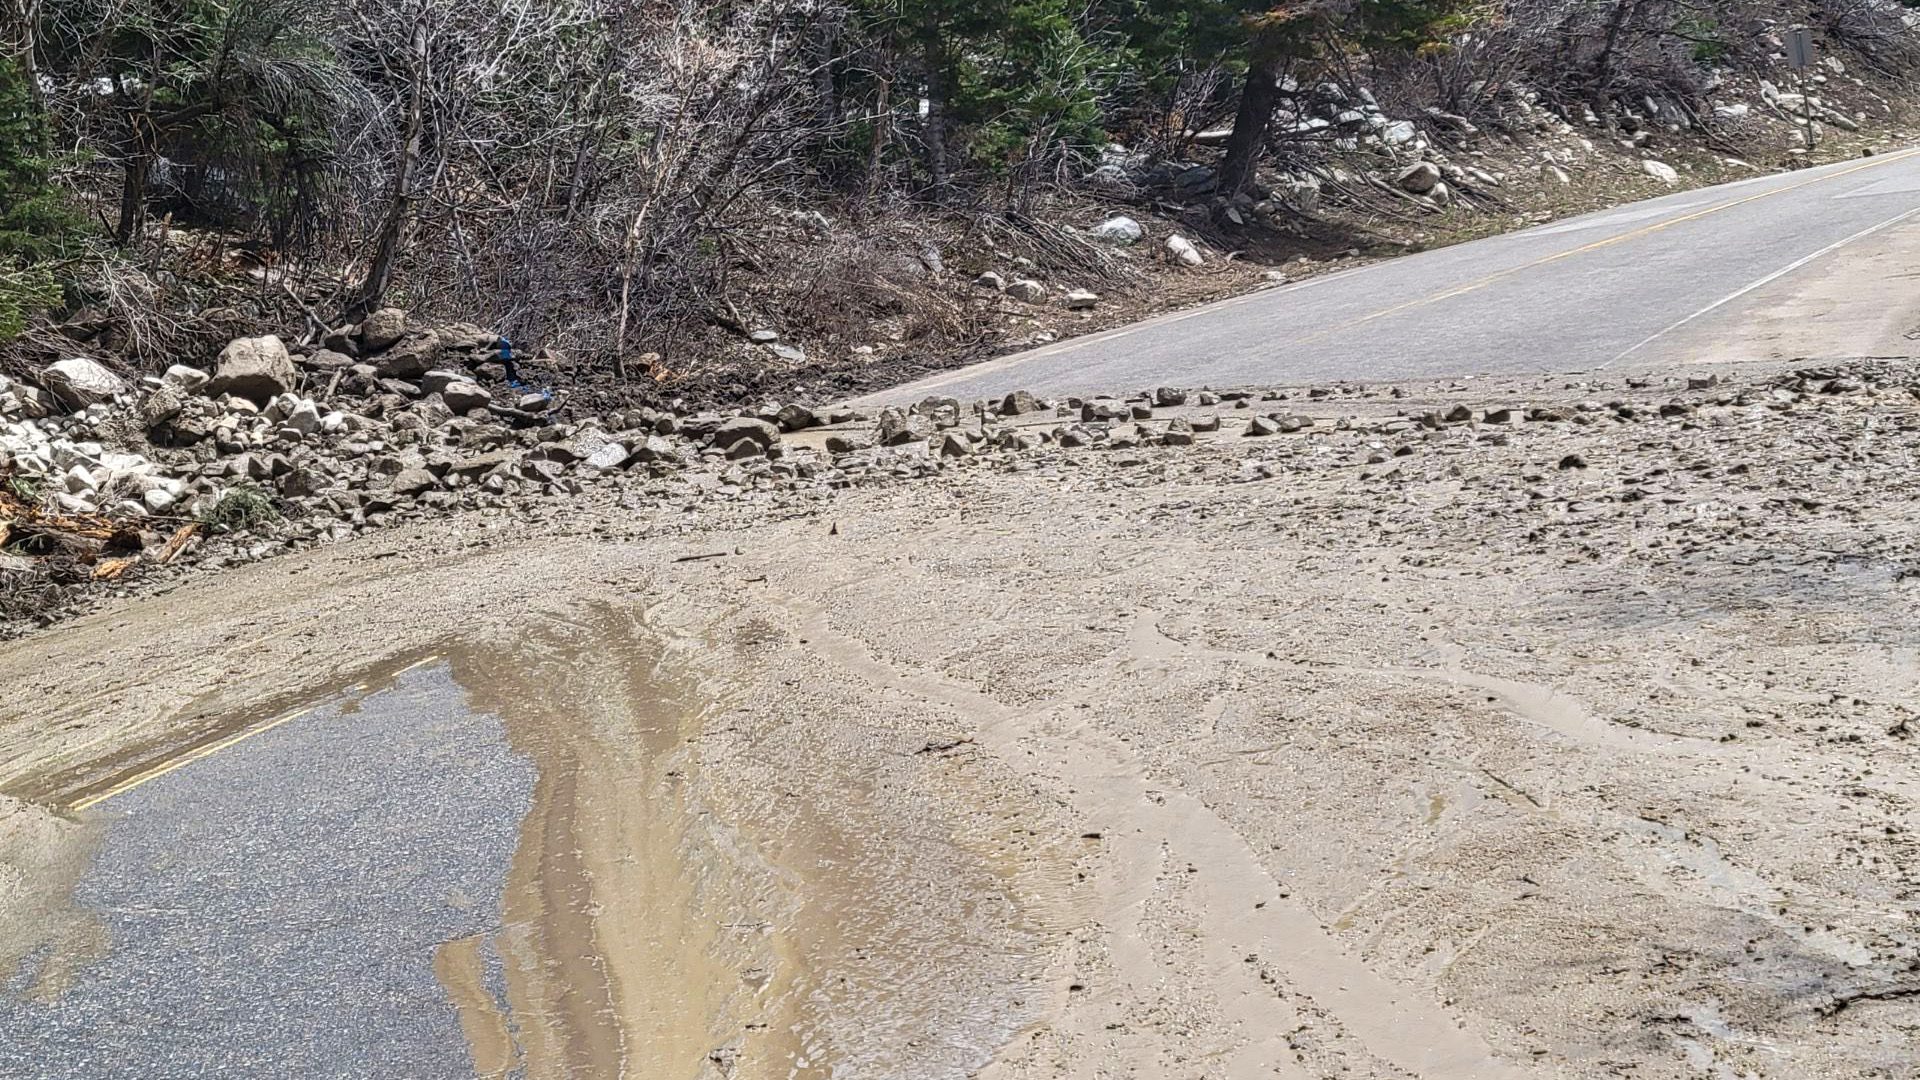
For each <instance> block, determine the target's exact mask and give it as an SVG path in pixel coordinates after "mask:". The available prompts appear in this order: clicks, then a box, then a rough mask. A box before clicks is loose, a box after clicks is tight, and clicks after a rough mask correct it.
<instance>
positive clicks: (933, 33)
mask: <svg viewBox="0 0 1920 1080" xmlns="http://www.w3.org/2000/svg"><path fill="white" fill-rule="evenodd" d="M941 34H942V31H941V28H940V26H939V24H938V23H937V22H935V21H934V20H933V19H931V18H929V19H928V21H927V25H926V26H924V27H922V28H921V38H920V56H921V61H922V62H923V63H924V65H925V66H926V76H927V118H926V122H925V123H924V124H922V125H921V136H922V138H923V139H924V140H925V142H926V144H927V180H928V183H929V186H930V187H931V188H932V189H933V195H934V197H935V198H944V197H945V196H946V194H947V189H948V187H949V186H950V184H951V183H952V179H953V173H952V169H951V167H950V166H949V163H948V161H947V104H948V98H949V97H950V96H951V95H952V93H953V87H952V85H951V82H952V79H951V75H950V72H951V69H952V64H951V63H950V62H949V61H948V59H947V51H946V47H945V45H944V43H943V39H942V36H941Z"/></svg>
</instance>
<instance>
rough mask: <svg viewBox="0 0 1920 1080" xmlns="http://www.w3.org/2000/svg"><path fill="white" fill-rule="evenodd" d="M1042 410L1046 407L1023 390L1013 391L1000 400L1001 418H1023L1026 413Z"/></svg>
mask: <svg viewBox="0 0 1920 1080" xmlns="http://www.w3.org/2000/svg"><path fill="white" fill-rule="evenodd" d="M1044 408H1046V406H1045V405H1043V404H1041V402H1040V399H1039V398H1036V397H1034V396H1033V395H1032V394H1030V393H1028V392H1027V391H1025V390H1015V391H1014V392H1013V393H1011V394H1008V395H1007V396H1006V397H1004V398H1001V399H1000V415H1001V416H1025V415H1026V414H1028V413H1034V412H1039V411H1040V410H1041V409H1044Z"/></svg>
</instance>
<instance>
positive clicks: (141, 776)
mask: <svg viewBox="0 0 1920 1080" xmlns="http://www.w3.org/2000/svg"><path fill="white" fill-rule="evenodd" d="M438 659H439V657H438V656H428V657H423V658H421V659H419V660H415V661H414V662H413V663H411V664H408V665H407V666H406V667H403V668H401V669H400V670H399V671H396V672H394V677H396V678H398V677H399V676H401V675H405V674H406V673H407V672H409V671H412V670H413V669H415V668H418V667H424V666H425V665H427V664H431V663H433V662H434V661H435V660H438ZM316 707H317V706H313V705H308V706H306V707H305V708H300V709H295V710H293V711H292V712H285V713H281V714H280V715H279V716H276V717H274V718H273V719H271V720H268V721H266V722H264V723H260V724H255V725H254V726H252V727H250V728H244V729H242V730H240V731H236V732H234V733H233V734H231V735H229V736H227V737H226V738H224V739H220V740H218V741H215V742H210V743H208V744H206V745H205V746H199V747H195V748H194V749H192V750H189V751H187V752H186V753H184V754H181V755H180V756H179V757H176V758H172V759H170V760H168V761H165V762H162V763H161V764H159V765H155V766H154V767H153V768H151V769H147V770H145V771H143V772H138V773H135V774H133V775H132V776H129V777H127V778H126V779H125V780H122V781H120V782H119V783H117V784H115V785H113V786H112V787H110V788H107V789H106V790H104V791H98V792H95V793H94V794H92V795H88V796H86V797H85V798H83V799H80V800H78V801H76V802H74V803H73V804H72V805H70V806H69V807H68V808H67V809H69V810H71V811H73V812H74V813H79V812H80V811H82V810H85V809H88V808H89V807H93V806H98V805H99V804H100V803H103V802H106V801H107V800H108V799H111V798H113V797H114V796H115V795H124V794H126V793H127V792H129V791H132V790H133V789H134V788H137V787H139V786H140V785H141V784H144V783H146V782H147V781H149V780H158V779H159V778H160V777H162V776H165V775H167V774H168V773H170V772H173V771H174V770H176V769H183V768H185V767H187V766H188V765H191V764H193V763H194V762H196V761H201V760H203V759H205V758H209V757H212V756H213V755H215V754H217V753H219V752H220V751H222V750H225V749H227V748H228V747H230V746H234V745H235V744H237V743H241V742H245V741H246V740H248V739H251V738H253V737H254V736H256V735H265V734H266V733H267V732H269V731H272V730H273V729H274V728H277V727H279V726H281V725H282V724H286V723H289V722H291V721H294V720H298V719H299V718H301V717H303V716H305V715H307V714H308V713H310V712H312V711H313V710H314V709H315V708H316Z"/></svg>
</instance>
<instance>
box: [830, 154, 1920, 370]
mask: <svg viewBox="0 0 1920 1080" xmlns="http://www.w3.org/2000/svg"><path fill="white" fill-rule="evenodd" d="M1915 215H1920V149H1907V150H1900V151H1896V152H1893V153H1888V154H1883V155H1880V156H1877V157H1872V158H1864V159H1859V160H1854V161H1847V162H1842V163H1839V164H1835V165H1828V166H1823V167H1821V168H1817V169H1809V170H1804V171H1800V172H1792V173H1785V174H1775V175H1767V176H1761V177H1756V178H1754V179H1751V180H1745V181H1740V182H1737V183H1732V184H1725V185H1721V186H1719V187H1713V188H1703V189H1699V190H1695V191H1686V192H1681V193H1678V194H1674V195H1668V196H1664V197H1661V198H1655V199H1649V200H1646V201H1644V202H1639V203H1632V204H1629V205H1626V206H1621V207H1617V208H1615V209H1612V210H1606V211H1601V212H1598V213H1594V214H1589V215H1585V216H1583V217H1578V218H1569V219H1567V220H1564V221H1557V222H1552V223H1549V224H1546V225H1542V226H1539V227H1536V228H1532V229H1527V230H1524V231H1521V232H1515V233H1509V234H1506V235H1502V236H1497V237H1492V238H1488V239H1485V240H1478V241H1474V242H1472V243H1466V244H1459V245H1456V246H1453V247H1448V248H1441V249H1437V250H1434V251H1428V252H1422V253H1420V254H1416V255H1410V256H1407V257H1405V258H1400V259H1393V260H1388V261H1386V262H1382V263H1377V264H1374V265H1371V266H1367V267H1363V268H1359V269H1356V270H1353V271H1349V272H1346V273H1341V274H1333V275H1328V276H1325V277H1321V278H1316V279H1312V280H1309V281H1305V282H1301V283H1299V284H1296V285H1290V286H1282V287H1280V288H1276V289H1269V290H1265V291H1262V292H1258V293H1254V294H1252V295H1248V296H1242V297H1237V298H1234V299H1230V300H1226V301H1222V302H1220V303H1215V304H1211V305H1208V306H1205V307H1201V308H1196V309H1194V310H1191V311H1184V312H1179V313H1176V314H1172V315H1167V316H1163V317H1160V318H1156V319H1152V320H1149V321H1146V322H1142V323H1138V324H1135V325H1132V326H1127V327H1122V328H1120V329H1117V330H1112V331H1107V332H1103V333H1098V334H1092V335H1088V336H1086V337H1080V338H1073V339H1069V340H1067V341H1063V342H1059V343H1057V344H1054V345H1050V346H1047V347H1045V348H1041V349H1035V350H1032V351H1029V352H1023V353H1017V354H1014V355H1010V356H1006V357H1002V358H999V359H996V360H991V361H987V362H985V363H981V364H976V365H973V366H971V367H966V368H960V369H956V370H954V371H950V372H945V373H942V374H940V375H936V376H932V377H929V378H926V379H922V380H920V381H918V382H914V383H910V384H908V385H906V386H903V387H896V388H894V389H892V390H888V391H885V392H882V393H878V394H874V395H870V396H869V397H867V398H863V399H861V403H862V404H876V403H880V402H887V401H911V400H916V399H918V398H920V397H923V396H926V395H928V394H934V393H938V394H941V395H952V396H955V397H958V398H961V399H962V400H967V399H972V398H979V397H989V396H997V395H1000V394H1004V393H1006V392H1008V391H1011V390H1016V389H1026V390H1031V391H1034V392H1036V393H1040V394H1053V395H1060V394H1076V393H1082V394H1083V393H1095V392H1114V391H1122V390H1133V389H1139V388H1143V387H1150V386H1155V385H1168V384H1174V385H1179V386H1200V385H1213V386H1232V385H1244V384H1259V383H1291V382H1306V381H1324V380H1335V379H1354V380H1384V379H1405V378H1415V377H1422V376H1444V375H1466V374H1474V373H1489V374H1492V373H1502V374H1510V373H1522V372H1541V371H1582V370H1591V369H1594V368H1601V367H1610V366H1616V365H1619V366H1628V365H1634V366H1654V365H1659V364H1662V363H1667V362H1676V361H1684V360H1685V359H1687V358H1688V356H1689V353H1688V350H1697V349H1699V348H1701V347H1702V346H1701V342H1702V340H1703V335H1711V334H1715V333H1717V334H1718V335H1719V338H1720V339H1724V338H1726V337H1728V336H1729V335H1732V336H1737V335H1739V334H1740V333H1741V332H1742V328H1743V327H1744V326H1745V325H1746V324H1747V323H1749V322H1751V321H1752V320H1753V317H1754V316H1755V314H1756V312H1760V313H1764V312H1767V311H1769V310H1771V307H1770V305H1773V304H1774V303H1775V297H1777V296H1779V295H1781V293H1782V292H1783V291H1786V292H1790V291H1791V289H1792V288H1793V287H1794V286H1795V284H1796V283H1797V282H1802V279H1804V278H1805V277H1807V276H1809V275H1818V274H1820V273H1822V272H1840V271H1839V270H1836V269H1835V266H1834V265H1833V264H1837V263H1840V262H1841V261H1843V260H1844V259H1845V258H1846V257H1847V255H1848V253H1849V251H1850V250H1852V249H1854V248H1856V247H1858V246H1859V245H1862V244H1866V243H1871V242H1873V241H1874V239H1875V238H1880V237H1883V236H1884V235H1885V234H1888V233H1890V232H1896V231H1899V230H1900V229H1901V227H1902V226H1904V225H1906V224H1907V223H1908V222H1909V220H1910V219H1911V218H1913V217H1914V216H1915ZM1908 247H1909V249H1910V250H1912V251H1914V252H1920V229H1916V230H1915V236H1914V241H1913V243H1911V244H1909V245H1908ZM1860 276H1861V279H1862V280H1860V281H1858V282H1848V283H1845V285H1844V287H1843V288H1842V289H1841V290H1840V291H1841V292H1854V293H1857V292H1858V291H1859V290H1860V289H1868V290H1871V289H1873V288H1876V287H1882V286H1884V285H1885V284H1886V283H1885V281H1884V280H1883V279H1884V278H1885V276H1886V275H1885V274H1884V273H1880V272H1877V271H1865V272H1863V273H1862V274H1861V275H1860ZM1906 291H1908V292H1910V291H1911V290H1910V289H1909V290H1906ZM1817 315H1818V313H1816V316H1817ZM1853 321H1858V320H1853ZM1819 344H1820V341H1818V340H1816V341H1815V345H1816V346H1817V345H1819ZM1720 358H1725V357H1724V356H1721V357H1720Z"/></svg>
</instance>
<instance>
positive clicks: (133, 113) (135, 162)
mask: <svg viewBox="0 0 1920 1080" xmlns="http://www.w3.org/2000/svg"><path fill="white" fill-rule="evenodd" d="M126 123H127V133H126V142H125V143H124V144H123V149H122V150H121V153H122V155H123V160H122V162H121V165H120V220H119V222H118V223H116V224H115V225H114V227H113V242H114V245H115V246H116V247H126V246H127V245H128V244H131V243H133V242H134V241H135V240H138V239H139V238H140V230H141V227H142V226H144V225H145V224H146V222H147V180H148V178H149V177H151V176H152V174H153V153H154V145H153V120H152V118H151V117H149V116H148V115H147V114H146V113H145V112H144V111H139V110H129V111H128V112H127V121H126Z"/></svg>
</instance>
